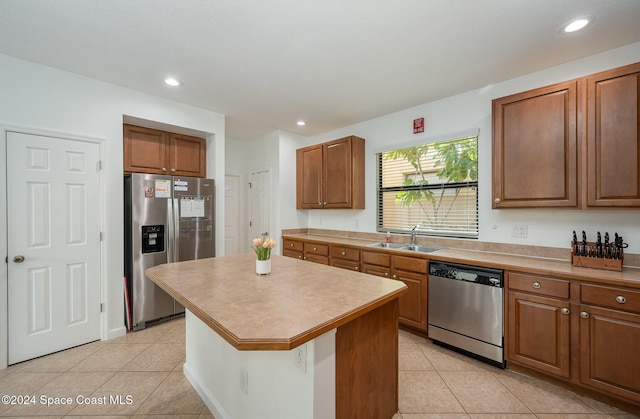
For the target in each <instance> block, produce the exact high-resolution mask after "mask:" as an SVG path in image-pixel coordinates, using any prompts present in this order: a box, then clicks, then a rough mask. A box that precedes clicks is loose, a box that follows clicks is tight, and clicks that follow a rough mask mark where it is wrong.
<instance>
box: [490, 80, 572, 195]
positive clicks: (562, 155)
mask: <svg viewBox="0 0 640 419" xmlns="http://www.w3.org/2000/svg"><path fill="white" fill-rule="evenodd" d="M577 88H578V84H577V81H575V80H574V81H570V82H565V83H559V84H556V85H553V86H548V87H543V88H540V89H536V90H531V91H528V92H523V93H519V94H516V95H512V96H508V97H504V98H500V99H495V100H494V101H493V185H492V189H493V198H492V200H493V202H492V207H493V208H518V207H577V206H578V186H577V182H578V177H577V160H578V159H577V138H578V137H577Z"/></svg>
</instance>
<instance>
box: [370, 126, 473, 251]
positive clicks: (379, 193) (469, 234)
mask: <svg viewBox="0 0 640 419" xmlns="http://www.w3.org/2000/svg"><path fill="white" fill-rule="evenodd" d="M474 137H475V148H476V158H477V151H478V142H479V133H478V132H476V133H473V134H464V135H451V136H448V137H446V138H440V139H438V140H435V141H428V140H424V141H422V142H412V144H411V145H409V146H407V145H397V146H396V147H388V148H386V149H384V150H377V151H375V158H376V231H378V232H381V233H385V232H391V233H398V234H407V233H411V230H412V227H413V225H411V226H409V225H407V227H406V228H385V227H384V225H383V223H384V211H383V210H384V204H383V197H384V194H385V193H389V192H395V193H398V192H402V191H420V190H431V191H441V190H443V189H445V190H456V189H458V188H473V189H474V190H475V231H473V230H468V231H460V232H455V231H453V230H449V231H438V230H433V229H431V230H429V229H424V228H422V229H421V228H420V227H419V228H418V229H416V233H417V235H419V236H426V237H447V238H466V239H478V237H479V230H480V225H479V218H480V217H479V205H478V200H479V181H478V179H477V178H476V180H468V181H464V182H451V183H447V182H440V183H429V184H427V185H409V186H405V185H396V186H387V187H383V186H382V185H383V180H384V179H383V173H382V170H383V158H384V157H383V156H384V154H385V153H388V152H391V151H394V150H400V149H403V148H407V147H414V146H425V145H432V144H436V143H447V142H451V141H458V140H459V141H462V140H468V139H473V138H474ZM478 165H479V161H478V160H476V173H477V177H479V171H478V167H477V166H478ZM433 170H435V171H437V170H438V169H436V168H429V170H428V171H433ZM408 176H411V174H409V175H408ZM403 177H405V178H406V177H407V174H403ZM445 180H446V179H445ZM469 207H471V205H470V206H469ZM472 225H473V224H472Z"/></svg>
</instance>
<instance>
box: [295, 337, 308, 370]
mask: <svg viewBox="0 0 640 419" xmlns="http://www.w3.org/2000/svg"><path fill="white" fill-rule="evenodd" d="M293 356H294V364H295V366H296V367H298V369H299V370H300V371H302V372H303V373H305V374H306V373H307V344H306V343H305V344H304V345H300V346H298V347H297V348H295V349H294V350H293Z"/></svg>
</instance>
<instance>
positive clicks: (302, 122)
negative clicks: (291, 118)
mask: <svg viewBox="0 0 640 419" xmlns="http://www.w3.org/2000/svg"><path fill="white" fill-rule="evenodd" d="M297 124H298V125H300V126H301V127H303V126H305V125H307V123H306V122H304V121H298V122H297Z"/></svg>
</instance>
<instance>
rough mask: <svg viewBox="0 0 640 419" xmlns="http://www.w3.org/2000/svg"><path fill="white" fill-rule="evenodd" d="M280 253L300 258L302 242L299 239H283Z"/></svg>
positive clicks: (302, 249)
mask: <svg viewBox="0 0 640 419" xmlns="http://www.w3.org/2000/svg"><path fill="white" fill-rule="evenodd" d="M282 255H283V256H288V257H290V258H295V259H302V258H303V257H304V242H303V241H300V240H290V239H284V240H283V242H282Z"/></svg>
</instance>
